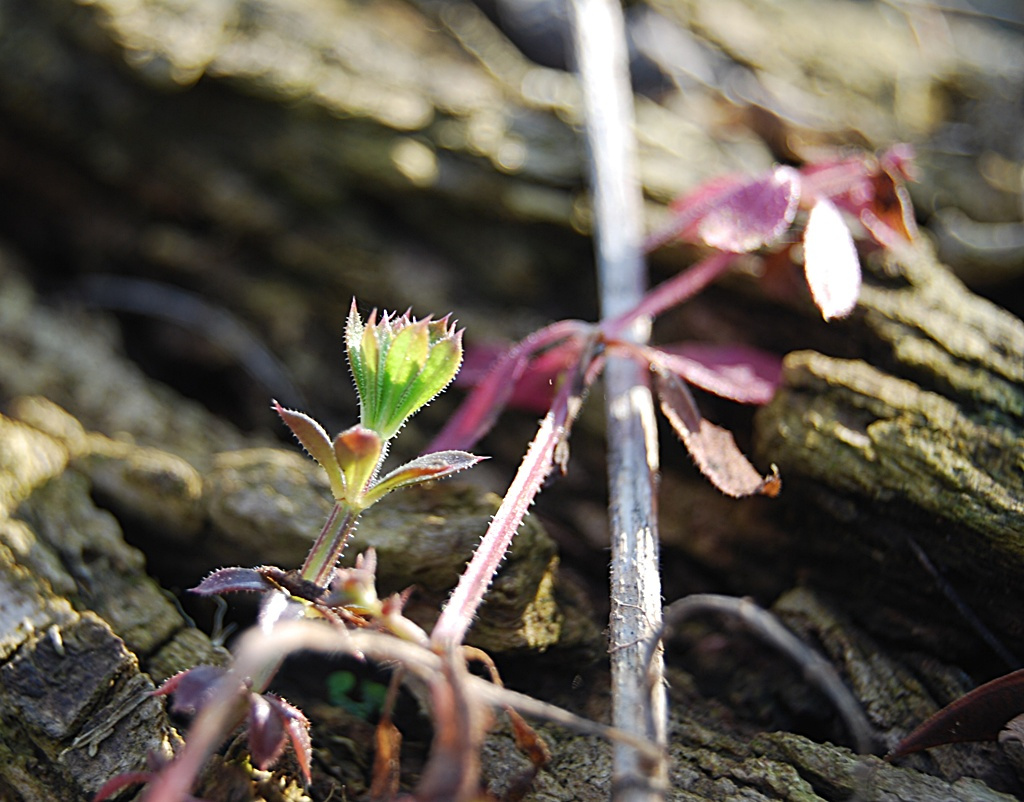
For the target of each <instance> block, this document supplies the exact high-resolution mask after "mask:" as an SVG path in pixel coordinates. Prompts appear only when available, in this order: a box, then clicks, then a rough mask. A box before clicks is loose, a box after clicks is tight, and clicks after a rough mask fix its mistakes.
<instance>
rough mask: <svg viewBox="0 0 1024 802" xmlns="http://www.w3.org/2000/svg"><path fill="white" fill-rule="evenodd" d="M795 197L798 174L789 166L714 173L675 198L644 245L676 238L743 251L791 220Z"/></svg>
mask: <svg viewBox="0 0 1024 802" xmlns="http://www.w3.org/2000/svg"><path fill="white" fill-rule="evenodd" d="M799 201H800V174H799V173H798V172H797V171H796V170H794V169H793V168H792V167H776V168H775V169H774V170H772V171H771V172H769V173H766V174H764V175H762V176H759V177H756V178H750V177H748V176H724V177H719V178H715V179H713V180H711V181H709V182H707V183H705V184H703V185H701V186H700V187H698V188H697V189H695V190H694V191H693V192H691V193H689V194H688V195H686V196H684V197H683V198H681V199H679V200H677V201H675V202H674V203H673V204H672V212H673V220H672V222H671V223H670V224H669V226H668V227H667V228H666V229H665V230H664V231H662V232H658V233H655V234H654V235H652V236H651V237H649V238H648V240H647V242H645V243H644V247H645V249H646V250H653V249H654V248H656V247H658V246H659V245H662V244H664V243H665V242H668V241H669V240H672V239H676V238H680V239H685V240H691V241H701V242H704V243H706V244H707V245H710V246H711V247H713V248H718V249H720V250H723V251H729V252H731V253H746V252H748V251H752V250H755V249H757V248H760V247H761V246H762V245H766V244H768V243H770V242H773V241H775V240H776V239H778V238H779V237H780V236H781V235H782V232H784V231H785V230H786V229H787V228H788V227H789V225H790V223H792V222H793V217H794V216H795V215H796V208H797V205H798V204H799Z"/></svg>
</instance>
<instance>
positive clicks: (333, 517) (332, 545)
mask: <svg viewBox="0 0 1024 802" xmlns="http://www.w3.org/2000/svg"><path fill="white" fill-rule="evenodd" d="M360 512H361V510H360V511H356V510H354V509H353V508H352V507H350V506H349V505H348V504H345V503H344V502H342V501H336V502H334V507H332V508H331V514H330V515H328V516H327V521H326V522H325V523H324V528H323V529H321V530H320V534H319V536H317V539H316V542H315V543H313V546H312V548H311V549H310V550H309V554H307V555H306V561H305V562H304V563H303V564H302V572H301V573H302V578H303V579H305V580H307V581H308V582H313V583H315V584H316V585H317V586H318V587H321V588H325V587H327V584H328V583H329V582H330V581H331V575H332V574H333V573H334V567H335V566H336V565H337V564H338V560H339V559H340V558H341V554H342V552H343V551H345V544H346V543H348V538H349V535H351V534H352V531H353V530H354V529H355V528H356V520H357V519H358V518H359V514H360Z"/></svg>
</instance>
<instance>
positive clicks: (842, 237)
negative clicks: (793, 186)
mask: <svg viewBox="0 0 1024 802" xmlns="http://www.w3.org/2000/svg"><path fill="white" fill-rule="evenodd" d="M804 275H805V276H806V277H807V286H808V287H810V288H811V296H812V297H813V298H814V303H815V305H816V306H817V307H818V309H820V310H821V314H822V317H824V318H825V320H832V319H833V318H837V317H845V316H846V315H848V314H850V312H851V311H853V307H854V306H856V305H857V296H858V295H859V294H860V260H859V259H858V258H857V248H856V247H855V246H854V244H853V236H852V235H851V234H850V229H849V228H847V226H846V223H845V222H844V221H843V216H842V215H841V214H840V212H839V210H838V209H837V208H836V206H835V204H834V203H832V202H831V201H827V200H823V199H819V200H818V201H816V202H815V204H814V206H813V207H811V211H810V214H808V216H807V226H806V227H805V228H804Z"/></svg>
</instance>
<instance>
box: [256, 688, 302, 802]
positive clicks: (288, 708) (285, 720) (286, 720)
mask: <svg viewBox="0 0 1024 802" xmlns="http://www.w3.org/2000/svg"><path fill="white" fill-rule="evenodd" d="M263 698H264V699H266V700H267V701H268V702H269V703H270V704H271V706H272V707H273V708H274V711H275V713H276V715H277V716H278V718H280V720H281V723H282V725H283V726H284V730H285V732H286V733H287V735H288V740H290V741H291V742H292V749H293V750H295V759H296V761H298V764H299V771H301V772H302V778H303V780H305V783H306V785H309V783H310V780H311V779H312V776H311V774H310V771H311V768H310V767H311V764H312V760H313V742H312V741H311V740H310V738H309V719H307V718H306V717H305V716H304V715H303V714H302V711H301V710H299V709H298V708H297V707H295V705H293V704H290V703H289V702H286V701H285V700H284V699H282V698H281V697H280V696H277V695H276V694H273V693H265V694H263Z"/></svg>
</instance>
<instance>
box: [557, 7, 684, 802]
mask: <svg viewBox="0 0 1024 802" xmlns="http://www.w3.org/2000/svg"><path fill="white" fill-rule="evenodd" d="M572 9H573V15H572V16H573V21H574V26H575V39H576V55H577V63H578V69H579V73H580V80H581V83H582V87H583V96H584V104H585V108H586V116H587V142H588V145H589V148H590V157H591V158H590V164H591V171H592V177H591V186H592V188H593V195H594V220H595V240H596V251H597V266H598V280H599V283H600V286H601V311H602V317H603V318H604V319H608V318H613V317H615V316H618V315H623V314H624V313H626V312H627V311H628V310H630V309H631V308H632V307H635V306H636V305H637V304H638V303H640V301H641V298H642V296H643V292H644V288H645V284H646V280H645V275H644V273H645V271H644V262H643V255H642V250H641V242H642V231H641V229H642V220H641V209H642V197H641V193H640V187H639V184H638V183H637V181H636V177H635V168H634V163H635V142H634V139H633V131H632V129H633V105H632V92H631V90H630V87H629V75H628V68H627V63H626V52H625V35H624V25H623V20H622V9H621V8H620V6H619V5H618V3H617V2H616V0H573V3H572ZM649 331H650V318H649V317H647V316H634V317H633V318H632V319H631V321H630V325H629V326H628V328H626V330H625V331H623V332H621V338H622V339H624V340H632V341H634V342H646V340H647V337H648V334H649ZM617 333H618V332H617ZM647 379H648V375H647V371H646V368H645V367H644V366H642V365H638V364H637V363H636V362H634V361H633V360H630V359H628V358H623V357H621V356H613V355H609V356H608V358H607V366H606V369H605V382H606V392H607V398H606V412H607V416H608V441H609V442H608V484H609V521H610V526H611V535H612V566H611V603H612V613H611V622H610V633H611V669H612V694H613V696H612V722H613V724H614V725H615V726H616V727H618V728H620V729H623V730H625V731H627V732H631V733H633V734H634V735H637V736H639V737H643V738H648V739H650V740H653V741H654V742H655V743H657V744H659V745H662V746H664V745H665V742H666V700H665V692H664V687H663V664H662V654H661V647H660V631H661V579H660V576H659V574H658V532H657V520H656V516H655V506H654V490H655V484H656V479H657V471H658V446H657V432H656V429H655V425H654V405H653V402H652V399H651V393H650V388H649V385H648V383H647ZM666 778H667V769H666V764H665V760H664V758H662V759H660V760H658V761H655V762H654V763H653V764H652V763H651V762H650V761H648V760H645V759H644V758H643V757H642V756H641V755H640V753H638V752H637V751H636V750H634V749H632V748H630V747H628V746H625V745H621V744H620V745H617V746H616V747H615V753H614V790H613V799H615V800H616V801H617V802H640V800H644V801H645V802H647V801H648V800H657V799H663V798H664V796H665V791H666V785H667V779H666Z"/></svg>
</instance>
